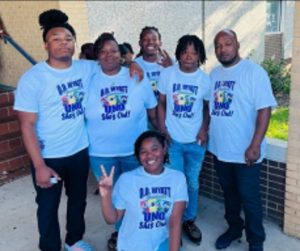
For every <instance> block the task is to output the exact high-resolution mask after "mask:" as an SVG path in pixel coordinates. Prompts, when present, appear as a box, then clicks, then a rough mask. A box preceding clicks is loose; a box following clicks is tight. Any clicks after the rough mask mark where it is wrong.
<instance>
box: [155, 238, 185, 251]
mask: <svg viewBox="0 0 300 251" xmlns="http://www.w3.org/2000/svg"><path fill="white" fill-rule="evenodd" d="M169 250H170V245H169V239H166V240H165V241H163V242H162V243H161V244H160V246H159V248H158V249H157V251H169ZM179 251H183V249H182V248H181V247H180V249H179Z"/></svg>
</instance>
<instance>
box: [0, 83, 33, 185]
mask: <svg viewBox="0 0 300 251" xmlns="http://www.w3.org/2000/svg"><path fill="white" fill-rule="evenodd" d="M13 101H14V96H13V89H12V88H7V87H5V86H3V85H0V185H1V184H3V183H5V182H8V181H10V180H12V179H14V178H15V177H16V176H18V177H19V176H22V175H24V174H27V173H28V172H29V163H30V161H29V157H28V155H27V153H26V151H25V148H24V145H23V142H22V139H21V132H20V126H19V122H18V120H17V114H16V112H15V111H14V110H13V108H12V106H13Z"/></svg>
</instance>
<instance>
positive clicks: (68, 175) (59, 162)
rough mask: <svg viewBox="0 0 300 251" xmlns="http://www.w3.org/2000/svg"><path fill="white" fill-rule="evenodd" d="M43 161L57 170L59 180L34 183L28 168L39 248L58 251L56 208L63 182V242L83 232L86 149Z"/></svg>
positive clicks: (85, 194)
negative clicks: (50, 183)
mask: <svg viewBox="0 0 300 251" xmlns="http://www.w3.org/2000/svg"><path fill="white" fill-rule="evenodd" d="M45 162H46V164H47V165H48V166H49V167H51V168H52V169H53V170H54V171H56V172H57V173H58V174H59V176H60V177H61V178H62V181H59V182H58V183H57V184H55V185H53V186H52V187H51V188H47V189H44V188H40V187H37V186H36V182H35V172H34V169H33V168H32V176H33V183H34V186H35V189H36V193H37V195H36V203H37V204H38V209H37V220H38V228H39V233H40V241H39V248H40V249H41V250H43V251H60V250H61V239H60V229H59V222H58V208H59V203H60V198H61V192H62V186H63V184H64V186H65V190H66V195H67V197H68V200H67V214H66V216H67V224H66V229H67V235H66V239H65V242H66V243H67V244H68V245H73V244H74V243H75V242H77V241H79V240H81V239H82V237H83V234H84V232H85V222H84V212H85V207H86V196H87V178H88V171H89V159H88V153H87V149H84V150H82V151H80V152H78V153H76V154H74V155H72V156H69V157H63V158H51V159H45Z"/></svg>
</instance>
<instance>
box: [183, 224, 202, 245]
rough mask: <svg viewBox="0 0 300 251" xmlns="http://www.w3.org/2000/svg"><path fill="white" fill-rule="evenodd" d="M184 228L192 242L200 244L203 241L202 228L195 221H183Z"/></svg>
mask: <svg viewBox="0 0 300 251" xmlns="http://www.w3.org/2000/svg"><path fill="white" fill-rule="evenodd" d="M182 229H183V231H184V232H185V233H186V235H187V236H188V237H189V239H190V240H191V241H192V242H194V243H196V244H198V245H200V243H201V241H202V233H201V230H200V229H199V228H198V227H197V226H196V225H195V223H194V221H192V220H187V221H184V222H183V223H182Z"/></svg>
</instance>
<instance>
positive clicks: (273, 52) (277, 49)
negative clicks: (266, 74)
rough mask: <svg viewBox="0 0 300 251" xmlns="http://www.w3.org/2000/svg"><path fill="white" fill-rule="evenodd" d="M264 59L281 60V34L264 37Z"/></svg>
mask: <svg viewBox="0 0 300 251" xmlns="http://www.w3.org/2000/svg"><path fill="white" fill-rule="evenodd" d="M265 58H268V59H269V58H272V59H277V60H280V59H282V58H283V33H281V32H278V33H268V34H266V35H265Z"/></svg>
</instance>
